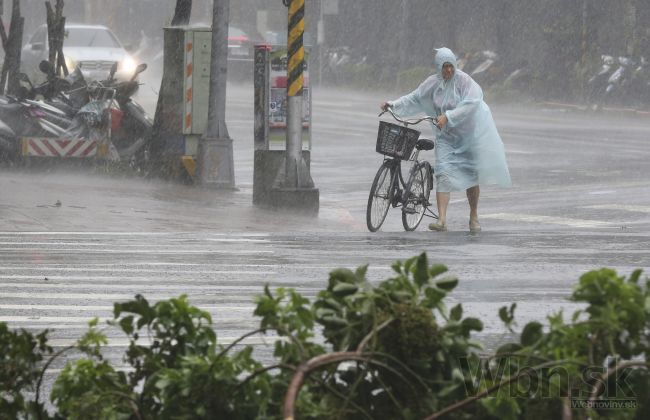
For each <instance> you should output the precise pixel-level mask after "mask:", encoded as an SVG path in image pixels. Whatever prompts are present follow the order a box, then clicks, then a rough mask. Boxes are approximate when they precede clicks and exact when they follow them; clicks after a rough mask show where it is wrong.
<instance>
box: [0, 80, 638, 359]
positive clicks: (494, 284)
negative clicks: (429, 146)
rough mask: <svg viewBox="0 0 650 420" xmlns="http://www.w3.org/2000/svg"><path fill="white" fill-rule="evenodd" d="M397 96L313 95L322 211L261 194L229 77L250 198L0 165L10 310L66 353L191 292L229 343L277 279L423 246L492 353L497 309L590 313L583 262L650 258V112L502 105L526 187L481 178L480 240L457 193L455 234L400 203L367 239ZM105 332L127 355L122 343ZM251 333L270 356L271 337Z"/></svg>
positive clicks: (245, 115)
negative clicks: (136, 312) (100, 330)
mask: <svg viewBox="0 0 650 420" xmlns="http://www.w3.org/2000/svg"><path fill="white" fill-rule="evenodd" d="M384 99H392V97H391V96H388V95H381V94H377V93H372V94H369V93H355V94H351V93H350V92H337V91H333V90H325V89H322V90H319V89H315V90H314V104H313V109H314V126H313V136H314V143H313V150H312V177H313V179H314V182H315V184H316V187H317V188H319V190H320V212H319V215H318V217H315V218H313V217H307V216H302V215H299V214H293V213H291V212H287V211H277V212H276V211H269V210H264V209H259V208H256V207H254V206H253V205H252V179H253V143H252V127H253V126H252V91H251V90H250V89H247V88H245V87H242V86H230V87H229V102H228V106H229V108H228V114H227V119H228V121H227V123H228V129H229V132H230V135H231V137H232V138H233V139H234V141H235V143H234V154H235V183H236V186H237V188H238V189H237V190H236V191H210V190H204V189H201V188H197V187H193V186H188V185H181V184H178V183H173V182H164V181H160V180H147V179H141V178H130V177H122V176H117V175H115V174H102V173H99V172H98V171H96V170H93V169H92V168H87V167H86V168H36V169H34V170H33V171H31V172H27V171H26V170H23V169H21V168H2V169H0V321H5V322H8V323H9V324H10V325H11V326H13V327H25V328H28V329H32V330H38V329H41V328H51V329H52V330H53V331H52V333H51V337H52V340H53V343H54V344H55V345H57V346H64V345H68V344H70V343H72V342H73V341H74V339H75V338H76V337H79V336H80V335H81V334H82V332H83V330H84V329H85V327H86V324H87V321H88V320H90V319H91V318H93V317H95V316H98V317H100V318H102V319H105V318H109V317H110V316H111V314H112V303H113V302H114V301H119V300H125V299H130V298H132V297H133V296H134V295H135V294H136V293H141V294H143V295H145V297H147V298H149V299H150V300H158V299H164V298H169V297H173V296H178V295H180V294H182V293H185V294H187V295H188V296H189V298H190V301H191V302H192V303H193V304H195V305H197V306H199V307H201V308H203V309H205V310H207V311H209V312H210V313H212V314H213V318H214V321H215V325H216V329H217V332H218V335H219V339H220V341H222V342H224V343H227V342H229V341H231V340H233V339H234V338H236V337H238V336H239V335H241V334H242V333H244V332H246V331H249V330H251V329H254V328H256V320H255V319H254V318H253V317H251V313H252V309H253V306H254V304H253V300H254V297H255V296H256V295H258V294H260V293H261V292H262V288H263V285H264V284H266V283H269V284H270V285H271V286H272V287H280V286H283V287H295V288H296V289H298V290H299V291H300V292H301V293H303V294H305V295H306V296H308V297H313V296H314V295H315V294H316V293H317V291H318V290H320V289H321V288H323V287H325V285H326V281H327V277H328V272H329V271H331V270H332V269H334V268H336V267H349V268H354V267H357V266H359V265H364V264H370V268H369V272H368V277H369V279H371V280H372V281H381V280H383V279H385V278H387V277H389V276H390V275H391V271H390V265H391V263H392V262H393V261H395V260H397V259H405V258H409V257H411V256H414V255H418V254H420V253H421V252H426V253H427V254H428V257H429V260H430V261H431V262H440V263H443V264H446V265H447V266H448V267H449V269H450V274H452V275H456V276H458V277H459V278H460V285H459V287H458V288H457V290H455V291H454V292H453V293H452V294H451V296H450V302H449V303H450V304H451V303H454V302H462V303H463V307H464V309H465V314H466V315H471V316H478V317H480V318H481V319H482V320H483V321H484V323H485V325H486V328H485V330H484V331H483V332H482V333H481V334H479V336H478V339H479V340H481V341H482V342H484V343H485V344H486V347H487V349H488V350H489V349H491V348H493V347H494V345H495V343H497V342H499V341H500V340H502V339H504V337H505V334H506V330H505V329H504V328H503V326H502V325H501V323H500V321H499V319H498V316H497V311H498V309H499V307H501V306H504V305H509V304H510V303H512V302H517V303H518V306H517V310H516V312H515V314H516V319H517V320H518V324H519V326H520V327H522V326H523V325H524V323H525V322H526V321H528V320H532V319H536V320H540V321H543V320H544V317H545V315H546V314H549V313H551V312H553V311H558V310H561V309H564V310H565V312H566V313H567V316H568V315H569V314H570V312H571V311H572V310H573V309H575V308H576V306H575V304H573V303H571V302H568V301H567V297H568V296H569V294H570V293H571V289H572V286H573V285H574V283H575V282H576V281H577V279H578V277H579V276H580V274H582V273H584V272H585V271H588V270H591V269H595V268H600V267H604V266H607V267H612V268H615V269H617V270H619V272H620V273H621V274H623V275H627V274H629V273H631V271H632V270H634V269H636V268H643V269H645V270H646V272H647V271H648V268H650V177H648V175H647V173H648V162H649V161H650V121H649V120H648V119H647V118H641V117H638V116H635V117H626V116H613V117H610V116H608V117H607V118H604V117H605V116H604V115H602V114H588V113H572V112H559V111H558V110H557V109H544V108H540V107H537V108H529V109H523V108H521V107H514V106H508V107H506V106H494V107H493V112H494V116H495V119H496V121H497V126H498V127H499V130H500V132H501V135H502V137H503V140H504V143H505V145H506V150H507V154H508V162H509V165H510V170H511V174H512V178H513V182H514V185H513V187H512V188H510V189H499V188H496V187H491V186H486V187H484V188H482V190H481V192H482V194H481V202H480V208H479V211H480V218H481V223H482V226H483V232H482V233H480V234H478V235H470V234H469V232H468V228H467V223H468V206H467V200H466V198H465V197H464V194H460V193H456V194H452V201H451V204H450V208H449V216H448V217H449V220H448V224H449V232H445V233H434V232H429V231H427V230H426V224H427V223H428V222H429V220H426V219H425V220H424V221H423V223H422V225H421V226H420V227H419V228H418V230H417V231H415V232H404V231H403V229H402V226H401V218H400V214H399V212H398V211H396V210H391V211H389V214H388V217H387V220H386V223H385V225H384V226H383V227H382V229H381V231H380V232H377V233H370V232H368V231H367V229H366V226H365V209H366V203H367V197H368V190H369V188H370V184H371V182H372V179H373V177H374V174H375V172H376V170H377V168H378V167H379V165H380V163H381V156H379V155H377V154H376V153H375V152H374V143H375V136H376V129H377V108H378V104H379V102H380V101H381V100H384ZM149 106H151V104H149ZM423 132H424V134H425V135H427V134H428V135H430V134H431V133H430V130H429V129H423ZM427 153H429V152H427ZM424 156H425V157H427V156H428V157H429V158H431V157H432V155H426V154H425V155H424ZM57 203H59V204H57ZM107 334H108V335H109V337H110V346H109V349H108V352H109V353H110V354H111V355H112V356H113V357H114V358H115V360H119V354H120V352H121V351H122V350H123V346H124V344H125V343H124V340H123V337H121V336H120V335H119V334H117V332H116V331H114V330H111V329H108V330H107ZM248 342H249V343H253V344H256V345H258V347H259V348H262V349H263V348H266V347H265V344H269V342H270V341H269V340H268V339H263V338H261V337H252V338H251V339H249V341H248ZM57 368H60V366H57ZM54 372H56V371H54Z"/></svg>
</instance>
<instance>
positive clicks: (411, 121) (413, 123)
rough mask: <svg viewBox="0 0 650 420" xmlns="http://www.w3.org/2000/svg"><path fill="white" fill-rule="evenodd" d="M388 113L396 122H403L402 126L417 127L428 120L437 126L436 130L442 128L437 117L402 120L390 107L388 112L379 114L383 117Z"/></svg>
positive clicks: (387, 109)
mask: <svg viewBox="0 0 650 420" xmlns="http://www.w3.org/2000/svg"><path fill="white" fill-rule="evenodd" d="M386 112H388V113H389V114H390V115H391V116H392V117H393V118H395V120H397V121H399V122H401V123H402V124H405V125H415V124H419V123H421V122H422V121H425V120H426V121H431V123H433V125H435V126H436V128H438V129H440V127H438V118H437V117H431V116H426V117H422V118H418V119H411V120H405V119H402V118H400V117H398V116H397V115H395V113H394V112H393V110H392V109H391V107H390V105H389V106H387V107H386V110H385V111H382V112H381V114H379V116H380V117H381V116H382V115H384V114H385V113H386Z"/></svg>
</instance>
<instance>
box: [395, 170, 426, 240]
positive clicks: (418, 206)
mask: <svg viewBox="0 0 650 420" xmlns="http://www.w3.org/2000/svg"><path fill="white" fill-rule="evenodd" d="M430 170H431V169H430V167H429V165H427V164H426V163H421V164H420V165H418V168H417V169H416V170H415V172H413V175H412V176H411V179H410V180H409V182H408V185H407V187H406V188H407V198H406V202H405V203H403V206H402V225H404V229H405V230H409V231H410V230H415V229H416V228H417V227H418V225H419V224H420V222H421V221H422V217H424V212H425V211H426V209H427V207H429V196H430V195H431V175H430V174H429V171H430Z"/></svg>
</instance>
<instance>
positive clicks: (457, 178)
mask: <svg viewBox="0 0 650 420" xmlns="http://www.w3.org/2000/svg"><path fill="white" fill-rule="evenodd" d="M444 63H451V64H453V66H454V69H455V73H454V76H453V77H452V78H451V79H449V80H444V79H443V77H442V66H443V64H444ZM435 64H436V69H437V71H438V73H437V74H434V75H432V76H430V77H429V78H428V79H426V80H425V81H424V82H422V84H421V85H420V86H419V87H418V88H417V89H415V90H414V91H413V92H411V93H409V94H408V95H405V96H402V97H401V98H399V99H397V100H395V101H390V102H389V104H390V105H392V107H393V112H395V113H396V114H398V115H401V116H408V115H414V114H418V113H424V114H426V115H433V116H440V115H442V114H445V115H446V116H447V121H448V122H447V125H446V126H445V127H444V128H443V129H442V130H441V131H439V132H438V138H437V139H436V147H435V155H436V160H435V164H434V169H435V174H436V179H437V191H440V192H451V191H464V190H466V189H467V188H470V187H473V186H475V185H481V184H499V185H501V186H504V187H507V186H510V185H511V181H510V173H509V171H508V165H507V163H506V155H505V150H504V147H503V142H502V141H501V137H499V133H498V132H497V128H496V126H495V124H494V119H493V118H492V113H491V112H490V108H488V106H487V104H486V103H485V102H484V101H483V91H482V90H481V87H480V86H479V85H478V84H477V83H476V82H475V81H474V80H473V79H472V78H471V77H470V76H469V75H468V74H467V73H464V72H462V71H461V70H459V69H457V68H456V56H455V55H454V53H453V52H452V51H451V50H450V49H448V48H440V49H438V51H437V53H436V58H435ZM436 131H437V129H436V128H435V127H434V132H436Z"/></svg>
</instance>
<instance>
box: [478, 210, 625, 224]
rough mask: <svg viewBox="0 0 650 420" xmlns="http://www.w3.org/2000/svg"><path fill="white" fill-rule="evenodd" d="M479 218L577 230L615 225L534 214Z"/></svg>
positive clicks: (498, 214) (483, 216)
mask: <svg viewBox="0 0 650 420" xmlns="http://www.w3.org/2000/svg"><path fill="white" fill-rule="evenodd" d="M481 218H482V219H497V220H507V221H510V222H529V223H544V224H553V225H564V226H571V227H577V228H598V227H610V226H612V225H614V224H615V223H612V222H603V221H600V220H586V219H571V218H568V217H554V216H542V215H534V214H515V213H494V214H484V215H482V216H481Z"/></svg>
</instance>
